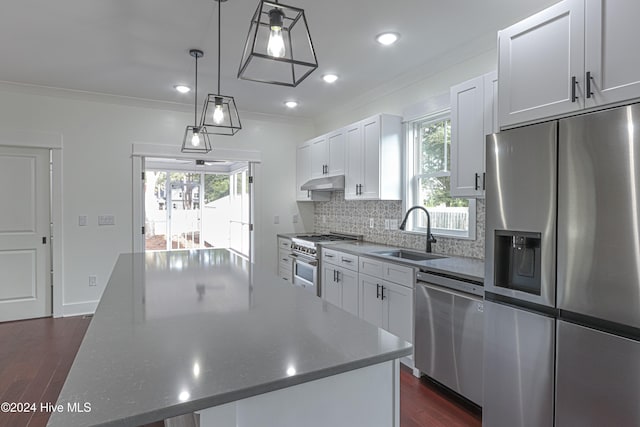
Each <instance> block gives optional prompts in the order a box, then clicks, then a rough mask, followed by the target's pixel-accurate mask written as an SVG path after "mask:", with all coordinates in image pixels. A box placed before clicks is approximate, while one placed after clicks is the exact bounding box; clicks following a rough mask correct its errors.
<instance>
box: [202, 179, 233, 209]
mask: <svg viewBox="0 0 640 427" xmlns="http://www.w3.org/2000/svg"><path fill="white" fill-rule="evenodd" d="M228 195H229V175H209V174H207V175H205V176H204V201H205V203H210V202H214V201H216V200H218V199H221V198H223V197H226V196H228Z"/></svg>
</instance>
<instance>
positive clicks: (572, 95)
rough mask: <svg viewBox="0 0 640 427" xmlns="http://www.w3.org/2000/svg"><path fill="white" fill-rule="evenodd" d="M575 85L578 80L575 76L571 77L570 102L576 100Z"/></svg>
mask: <svg viewBox="0 0 640 427" xmlns="http://www.w3.org/2000/svg"><path fill="white" fill-rule="evenodd" d="M576 86H578V80H577V79H576V76H572V77H571V102H576V101H577V100H578V95H577V94H576Z"/></svg>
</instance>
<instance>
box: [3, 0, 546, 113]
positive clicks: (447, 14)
mask: <svg viewBox="0 0 640 427" xmlns="http://www.w3.org/2000/svg"><path fill="white" fill-rule="evenodd" d="M555 2H556V1H555V0H527V1H513V0H483V1H478V0H447V1H442V0H394V1H380V0H322V1H318V0H286V1H285V2H284V3H285V4H288V5H291V6H297V7H301V8H303V9H304V10H305V13H306V16H307V20H308V23H309V28H310V31H311V36H312V39H313V43H314V45H315V48H316V52H317V56H318V63H319V68H318V69H317V70H316V71H315V72H314V73H312V74H311V75H310V76H309V77H308V78H307V79H306V80H305V81H303V82H302V83H301V84H300V85H299V86H298V87H297V88H287V87H281V86H273V85H267V84H263V83H256V82H250V81H245V80H238V79H237V78H236V74H237V70H238V65H239V62H240V56H241V53H242V48H243V45H244V41H245V38H246V34H247V31H248V29H249V20H250V18H251V16H252V15H253V13H254V11H255V9H256V7H257V5H258V1H257V0H229V1H226V2H224V3H223V4H222V43H223V46H222V76H221V77H222V90H221V92H222V94H224V95H231V96H234V97H235V98H236V102H237V104H238V108H239V109H240V110H241V111H252V112H259V113H267V114H277V115H290V116H300V117H310V118H313V117H317V116H319V115H322V114H323V113H324V112H326V111H328V110H329V109H332V108H335V107H336V106H339V105H341V104H344V103H346V102H348V101H349V100H350V99H353V98H354V97H356V96H359V95H361V94H363V93H366V92H369V91H372V90H373V89H374V88H376V87H378V86H380V85H383V84H385V83H387V82H389V81H391V80H394V79H399V78H401V77H402V76H403V75H406V74H407V73H410V72H412V71H414V72H415V70H416V69H424V70H428V69H429V64H430V63H436V62H437V60H438V58H440V57H442V56H443V55H451V54H455V53H456V52H461V53H460V55H467V56H468V55H469V53H468V52H466V53H462V52H464V49H463V48H464V47H465V46H468V45H469V44H470V43H473V42H474V41H477V40H480V39H486V40H488V45H487V46H486V50H488V49H490V48H491V46H492V45H493V44H494V43H495V41H494V42H493V43H492V40H495V39H494V37H495V36H494V35H495V33H496V31H497V30H498V29H501V28H504V27H506V26H508V25H510V24H512V23H514V22H517V21H518V20H520V19H522V18H524V17H526V16H528V15H531V14H533V13H535V12H537V11H539V10H541V9H543V8H545V7H546V6H548V5H550V4H553V3H555ZM2 3H3V4H2V13H1V14H0V58H2V60H1V61H0V80H1V81H7V82H15V83H24V84H31V85H41V86H47V87H56V88H64V89H73V90H80V91H88V92H94V93H105V94H110V95H119V96H126V97H134V98H143V99H150V100H159V101H168V102H174V103H180V104H190V103H192V102H193V93H190V94H186V95H182V94H179V93H178V92H176V91H175V90H174V89H173V86H174V85H176V84H187V85H189V86H193V79H194V76H193V74H194V61H193V58H191V56H189V54H188V51H189V49H191V48H199V49H202V50H203V51H204V52H205V56H204V58H202V59H201V60H200V62H199V67H200V75H199V95H200V97H201V98H202V97H203V96H204V94H205V93H206V92H214V91H215V85H216V78H217V61H216V56H217V55H216V49H217V5H218V3H216V2H215V1H213V0H179V1H176V0H126V1H125V0H56V1H51V0H3V2H2ZM383 31H396V32H399V33H400V34H401V39H400V40H399V42H397V43H396V44H395V45H393V46H388V47H384V46H381V45H378V44H377V43H376V42H375V40H374V37H375V35H376V34H378V33H380V32H383ZM479 53H480V52H479ZM463 59H466V58H463V57H461V58H460V60H463ZM329 72H333V73H336V74H338V75H339V76H340V80H338V82H336V83H334V84H333V85H328V84H326V83H324V82H323V81H322V79H321V76H322V75H323V74H325V73H329ZM289 99H295V100H297V101H298V102H299V107H298V108H297V109H295V110H288V109H287V108H286V107H285V106H284V104H283V103H284V101H286V100H289ZM199 105H200V103H199Z"/></svg>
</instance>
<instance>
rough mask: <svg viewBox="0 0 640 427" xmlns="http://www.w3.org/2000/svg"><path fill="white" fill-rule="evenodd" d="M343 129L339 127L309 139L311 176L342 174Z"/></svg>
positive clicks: (343, 152) (343, 153)
mask: <svg viewBox="0 0 640 427" xmlns="http://www.w3.org/2000/svg"><path fill="white" fill-rule="evenodd" d="M344 138H345V135H344V130H343V129H339V130H337V131H335V132H332V133H329V134H327V135H323V136H320V137H318V138H315V139H312V140H311V141H309V142H310V143H311V178H320V177H323V176H335V175H344V157H345V151H344V150H345V141H344Z"/></svg>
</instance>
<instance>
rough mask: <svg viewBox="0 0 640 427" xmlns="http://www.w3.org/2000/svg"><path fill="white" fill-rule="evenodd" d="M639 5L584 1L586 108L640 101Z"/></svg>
mask: <svg viewBox="0 0 640 427" xmlns="http://www.w3.org/2000/svg"><path fill="white" fill-rule="evenodd" d="M639 17H640V2H638V1H637V0H626V1H622V0H586V9H585V79H587V74H586V73H589V76H588V77H591V82H590V89H591V91H590V92H591V93H590V94H587V95H586V96H585V97H586V99H585V102H586V105H585V106H586V107H593V106H598V105H604V104H611V103H616V102H620V101H624V100H628V99H633V98H640V49H638V48H637V46H636V43H637V40H638V39H639V38H640V26H638V18H639Z"/></svg>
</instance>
